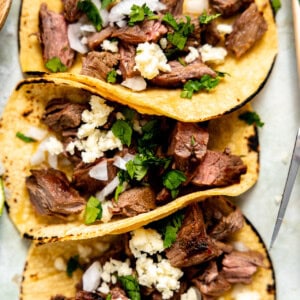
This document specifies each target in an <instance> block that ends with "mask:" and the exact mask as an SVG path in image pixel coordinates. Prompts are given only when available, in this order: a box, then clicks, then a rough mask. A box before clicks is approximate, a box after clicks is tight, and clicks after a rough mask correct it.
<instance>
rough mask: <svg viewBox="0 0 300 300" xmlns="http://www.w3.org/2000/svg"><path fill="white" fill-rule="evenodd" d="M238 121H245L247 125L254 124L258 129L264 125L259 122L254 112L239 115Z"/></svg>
mask: <svg viewBox="0 0 300 300" xmlns="http://www.w3.org/2000/svg"><path fill="white" fill-rule="evenodd" d="M239 119H240V120H243V121H245V122H246V123H247V124H249V125H252V124H255V125H256V126H258V127H263V126H264V124H265V123H263V122H262V121H261V120H260V117H259V115H258V114H257V113H256V112H254V111H246V112H244V113H242V114H241V115H239Z"/></svg>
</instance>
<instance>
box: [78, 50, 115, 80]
mask: <svg viewBox="0 0 300 300" xmlns="http://www.w3.org/2000/svg"><path fill="white" fill-rule="evenodd" d="M119 59H120V56H119V54H116V53H111V52H107V51H103V52H97V51H91V52H89V53H88V55H87V56H86V57H85V58H84V59H83V63H82V70H81V74H82V75H87V76H91V77H95V78H97V79H100V80H104V81H106V78H107V74H108V73H109V72H110V71H112V69H113V67H114V66H116V65H117V64H118V63H119Z"/></svg>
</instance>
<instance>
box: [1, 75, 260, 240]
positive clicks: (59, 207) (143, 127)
mask: <svg viewBox="0 0 300 300" xmlns="http://www.w3.org/2000/svg"><path fill="white" fill-rule="evenodd" d="M93 92H94V93H92V91H91V90H89V89H88V88H87V87H86V86H84V85H81V84H80V83H77V82H69V81H62V80H58V79H56V80H52V81H50V80H46V79H32V80H27V81H23V82H21V83H20V84H19V85H18V86H17V88H16V90H15V91H14V93H13V94H12V96H11V98H10V99H9V101H8V103H7V106H6V107H5V110H4V113H3V118H2V121H1V132H0V144H1V154H0V161H2V163H3V164H4V167H5V172H4V174H3V180H4V183H5V186H6V189H7V191H8V193H7V206H8V211H9V215H10V217H11V219H12V220H13V222H14V223H15V224H16V226H17V228H18V230H19V231H20V233H21V234H22V235H24V236H26V237H30V238H33V239H39V240H43V241H53V240H57V239H83V238H91V237H95V236H102V235H105V234H116V233H122V232H125V231H128V230H131V229H134V228H136V227H139V226H142V225H144V224H146V223H149V222H150V221H153V220H156V219H159V218H161V217H163V216H166V215H168V214H171V213H172V212H174V211H175V210H178V209H179V208H181V207H183V206H185V205H187V204H188V203H190V202H192V201H194V200H195V199H197V200H199V201H200V200H201V199H203V197H207V196H208V195H229V196H237V195H240V194H241V193H243V192H245V191H246V190H248V189H249V188H250V187H251V186H252V185H253V184H254V183H255V182H256V180H257V177H258V169H259V164H258V150H259V149H258V147H259V146H258V137H257V135H256V128H255V126H254V125H248V124H247V123H246V122H245V121H243V120H241V119H240V117H241V115H244V114H245V113H249V112H250V111H251V108H250V106H245V107H244V108H243V109H241V110H239V111H236V112H235V113H233V114H229V115H227V116H224V117H222V118H220V119H215V120H211V121H209V122H202V123H184V122H180V121H176V120H174V119H170V118H167V117H162V116H155V115H151V114H150V112H148V113H145V112H146V111H145V110H144V111H143V113H139V112H138V111H136V110H133V109H132V108H130V107H128V106H124V105H121V104H118V103H116V102H109V101H107V100H105V99H104V98H102V96H101V95H100V94H95V91H93ZM250 113H251V112H250Z"/></svg>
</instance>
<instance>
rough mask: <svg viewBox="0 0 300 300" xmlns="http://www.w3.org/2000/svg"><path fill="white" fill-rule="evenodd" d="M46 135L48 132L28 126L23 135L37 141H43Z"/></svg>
mask: <svg viewBox="0 0 300 300" xmlns="http://www.w3.org/2000/svg"><path fill="white" fill-rule="evenodd" d="M47 134H48V131H47V130H45V129H42V128H39V127H36V126H30V127H29V128H28V130H27V131H26V133H25V135H26V136H28V137H31V138H33V139H35V140H37V141H41V140H43V139H44V138H45V137H46V136H47Z"/></svg>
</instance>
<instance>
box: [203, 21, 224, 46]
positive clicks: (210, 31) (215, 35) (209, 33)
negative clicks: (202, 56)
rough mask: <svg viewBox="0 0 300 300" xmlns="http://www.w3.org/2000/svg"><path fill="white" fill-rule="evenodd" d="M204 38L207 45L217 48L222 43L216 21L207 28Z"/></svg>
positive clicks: (204, 31)
mask: <svg viewBox="0 0 300 300" xmlns="http://www.w3.org/2000/svg"><path fill="white" fill-rule="evenodd" d="M203 36H204V43H205V44H209V45H212V46H216V45H217V44H218V43H219V42H220V40H221V35H220V32H219V31H218V29H217V23H216V22H215V21H212V22H210V23H208V24H207V25H206V26H205V29H204V30H203Z"/></svg>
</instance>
